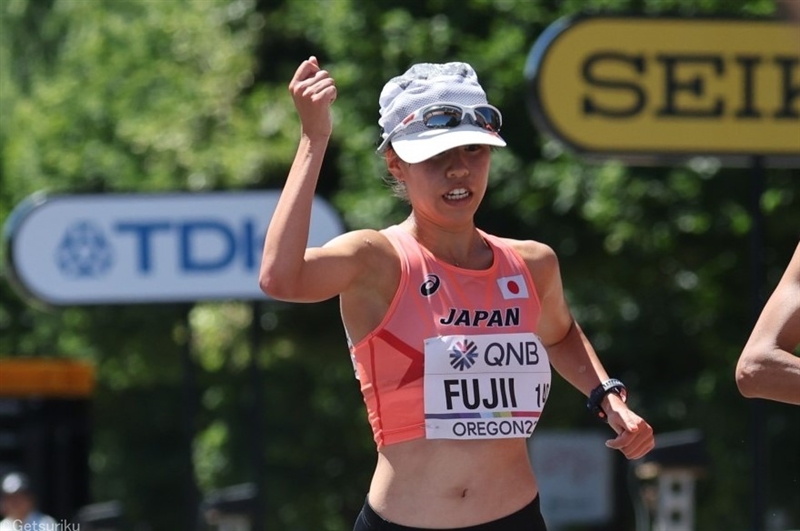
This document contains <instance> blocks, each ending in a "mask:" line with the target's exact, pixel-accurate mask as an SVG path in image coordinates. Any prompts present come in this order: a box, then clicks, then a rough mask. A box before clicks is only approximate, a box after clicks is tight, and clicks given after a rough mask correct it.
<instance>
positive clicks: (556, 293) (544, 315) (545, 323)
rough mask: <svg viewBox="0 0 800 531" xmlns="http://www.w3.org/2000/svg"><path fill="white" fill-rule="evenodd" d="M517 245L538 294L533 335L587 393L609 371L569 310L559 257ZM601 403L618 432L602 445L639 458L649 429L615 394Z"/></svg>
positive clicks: (647, 446)
mask: <svg viewBox="0 0 800 531" xmlns="http://www.w3.org/2000/svg"><path fill="white" fill-rule="evenodd" d="M515 247H516V248H517V250H518V251H519V253H520V254H521V255H522V257H523V259H524V260H525V263H526V264H527V265H528V269H529V270H530V272H531V276H532V277H533V282H534V285H535V286H536V291H537V293H538V294H539V299H540V302H541V316H540V318H539V328H538V331H537V333H538V334H539V337H540V338H541V339H542V342H543V343H544V346H545V347H546V348H547V353H548V356H549V358H550V363H551V364H552V366H553V368H555V370H556V371H557V372H558V374H560V375H561V376H562V377H563V378H564V379H565V380H567V381H568V382H569V383H570V384H572V385H573V386H574V387H575V388H576V389H578V390H579V391H580V392H582V393H583V394H584V395H586V396H589V393H590V392H591V391H592V389H594V388H595V387H597V386H598V385H600V383H601V382H603V381H605V380H607V379H608V373H606V370H605V369H604V368H603V364H602V363H601V362H600V359H599V358H598V357H597V354H596V353H595V351H594V348H593V347H592V345H591V343H590V342H589V340H588V339H587V337H586V335H585V334H584V333H583V330H581V327H580V325H579V324H578V323H577V321H575V319H574V318H573V316H572V313H571V312H570V309H569V305H568V303H567V300H566V297H565V296H564V288H563V284H562V281H561V272H560V270H559V264H558V257H557V256H556V253H555V251H553V249H552V248H551V247H549V246H547V245H545V244H542V243H538V242H533V241H525V242H516V244H515ZM601 405H602V408H603V411H604V412H605V413H606V415H607V418H608V423H609V425H610V426H611V427H612V428H613V429H614V431H615V432H616V433H617V437H616V438H615V439H611V440H609V441H608V442H607V443H606V446H608V447H609V448H614V449H618V450H620V451H622V453H624V454H625V456H626V457H627V458H628V459H638V458H639V457H642V456H643V455H645V454H646V453H647V452H649V451H650V450H651V449H652V448H653V445H654V440H653V428H652V427H651V426H650V425H649V424H648V423H647V422H646V421H645V420H644V419H642V418H641V417H640V416H639V415H637V414H636V413H634V412H633V411H631V409H630V408H628V406H627V405H626V404H625V402H623V400H622V399H621V398H620V397H619V396H617V395H616V394H614V393H609V394H607V395H606V397H605V398H604V399H603V401H602V403H601Z"/></svg>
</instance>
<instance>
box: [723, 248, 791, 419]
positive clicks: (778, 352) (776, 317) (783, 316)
mask: <svg viewBox="0 0 800 531" xmlns="http://www.w3.org/2000/svg"><path fill="white" fill-rule="evenodd" d="M798 345H800V244H798V245H797V248H796V249H795V252H794V256H793V257H792V259H791V261H790V262H789V265H788V266H787V267H786V271H785V272H784V274H783V277H782V278H781V280H780V282H779V283H778V286H777V287H776V288H775V291H774V292H773V293H772V296H770V298H769V300H768V301H767V304H766V305H765V306H764V309H763V310H762V311H761V315H760V316H759V318H758V321H756V324H755V326H754V327H753V332H752V333H751V335H750V338H749V339H748V341H747V344H746V345H745V347H744V350H743V351H742V354H741V356H740V357H739V362H738V364H737V365H736V385H738V386H739V391H740V392H741V393H742V395H744V396H746V397H748V398H766V399H769V400H776V401H779V402H786V403H788V404H797V405H800V357H798V356H795V355H794V353H793V351H794V350H795V349H796V348H797V346H798Z"/></svg>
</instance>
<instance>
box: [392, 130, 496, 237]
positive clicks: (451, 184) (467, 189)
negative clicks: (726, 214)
mask: <svg viewBox="0 0 800 531" xmlns="http://www.w3.org/2000/svg"><path fill="white" fill-rule="evenodd" d="M491 156H492V151H491V147H489V146H486V145H478V144H473V145H467V146H461V147H457V148H453V149H450V150H448V151H445V152H443V153H441V154H439V155H436V156H434V157H431V158H430V159H428V160H424V161H422V162H419V163H417V164H409V163H407V162H404V161H403V160H401V159H400V157H398V156H397V154H395V153H394V152H393V151H392V150H389V151H388V152H387V160H388V164H389V171H390V172H391V173H392V175H394V177H395V178H396V179H398V180H400V181H403V182H404V183H405V185H406V191H407V192H408V199H409V201H410V202H411V206H412V208H413V209H414V212H415V214H416V215H417V216H418V217H419V216H422V217H426V218H431V220H432V221H437V222H446V220H452V221H456V220H459V221H462V222H463V221H467V220H468V221H470V222H471V221H472V216H473V215H474V214H475V211H476V210H477V209H478V205H480V202H481V200H483V196H484V194H485V193H486V186H487V183H488V179H489V166H490V162H491Z"/></svg>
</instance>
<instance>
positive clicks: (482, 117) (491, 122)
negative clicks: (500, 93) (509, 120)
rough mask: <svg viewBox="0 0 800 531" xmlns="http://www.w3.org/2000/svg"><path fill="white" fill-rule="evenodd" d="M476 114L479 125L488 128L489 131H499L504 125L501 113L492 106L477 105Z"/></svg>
mask: <svg viewBox="0 0 800 531" xmlns="http://www.w3.org/2000/svg"><path fill="white" fill-rule="evenodd" d="M475 116H476V117H477V119H478V125H480V126H481V127H484V128H486V129H488V130H489V131H495V132H497V131H499V130H500V126H501V125H502V120H501V118H500V114H498V112H497V111H495V110H494V109H492V108H491V107H476V108H475Z"/></svg>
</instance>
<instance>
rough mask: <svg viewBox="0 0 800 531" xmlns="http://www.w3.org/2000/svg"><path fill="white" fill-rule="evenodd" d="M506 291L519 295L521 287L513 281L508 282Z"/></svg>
mask: <svg viewBox="0 0 800 531" xmlns="http://www.w3.org/2000/svg"><path fill="white" fill-rule="evenodd" d="M506 289H507V290H508V292H509V293H513V294H514V295H516V294H517V293H519V285H518V284H517V283H516V282H514V281H513V280H509V281H508V283H507V284H506Z"/></svg>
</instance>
